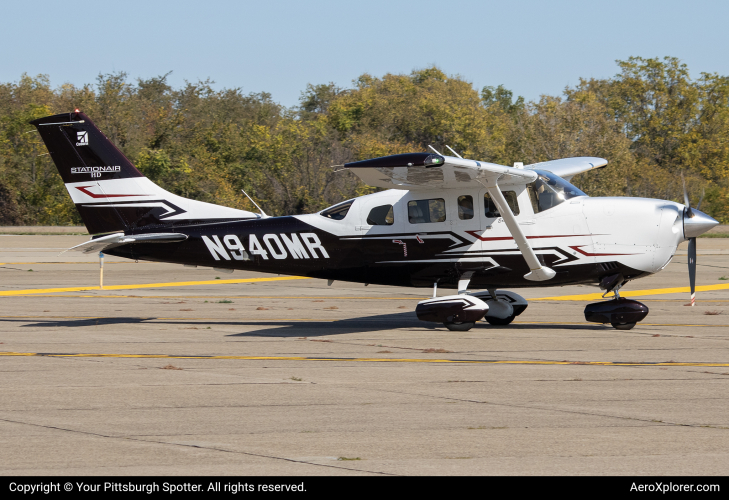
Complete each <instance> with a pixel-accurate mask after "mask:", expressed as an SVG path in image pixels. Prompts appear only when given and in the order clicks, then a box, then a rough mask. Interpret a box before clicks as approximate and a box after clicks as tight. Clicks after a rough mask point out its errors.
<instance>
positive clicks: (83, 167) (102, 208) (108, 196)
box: [30, 110, 258, 234]
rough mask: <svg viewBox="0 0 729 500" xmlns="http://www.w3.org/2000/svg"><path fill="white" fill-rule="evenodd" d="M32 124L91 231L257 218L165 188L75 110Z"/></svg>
mask: <svg viewBox="0 0 729 500" xmlns="http://www.w3.org/2000/svg"><path fill="white" fill-rule="evenodd" d="M30 123H31V124H32V125H35V127H36V128H37V129H38V132H39V133H40V135H41V138H42V139H43V142H45V144H46V147H47V148H48V151H49V152H50V154H51V158H52V159H53V162H54V163H55V164H56V167H57V168H58V172H59V173H60V174H61V178H62V179H63V182H64V183H65V184H66V189H68V193H69V194H70V195H71V198H72V199H73V201H74V203H75V204H76V208H77V209H78V211H79V213H80V214H81V218H82V219H83V221H84V224H86V228H87V229H88V230H89V233H91V234H99V233H111V232H117V231H128V230H131V231H135V230H137V229H140V228H145V229H152V228H159V227H161V226H170V225H176V224H189V223H190V222H192V221H195V222H200V221H223V220H240V219H255V218H258V216H257V215H255V214H253V213H251V212H246V211H244V210H236V209H233V208H227V207H221V206H219V205H213V204H210V203H203V202H200V201H195V200H188V199H187V198H182V197H180V196H177V195H175V194H172V193H170V192H168V191H165V190H164V189H162V188H161V187H159V186H158V185H156V184H155V183H153V182H152V181H150V180H149V179H147V178H146V177H145V176H144V175H142V173H141V172H140V171H139V170H137V169H136V168H135V167H134V165H132V162H130V161H129V160H128V159H127V157H126V156H124V154H123V153H122V152H121V151H119V150H118V149H117V148H116V146H114V144H113V143H112V142H111V141H110V140H109V139H108V138H107V137H106V136H105V135H104V134H102V133H101V131H100V130H99V129H98V128H97V127H96V126H95V125H94V123H93V122H92V121H91V120H90V119H89V117H88V116H86V115H85V114H83V113H81V112H79V111H78V110H76V111H75V112H73V113H63V114H60V115H53V116H46V117H45V118H39V119H38V120H34V121H32V122H30Z"/></svg>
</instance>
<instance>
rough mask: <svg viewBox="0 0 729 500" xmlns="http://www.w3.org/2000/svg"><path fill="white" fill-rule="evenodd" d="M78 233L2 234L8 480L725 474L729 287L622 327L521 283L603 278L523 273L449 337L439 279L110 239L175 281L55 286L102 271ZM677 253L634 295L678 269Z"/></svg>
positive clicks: (721, 251)
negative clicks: (497, 322) (161, 258)
mask: <svg viewBox="0 0 729 500" xmlns="http://www.w3.org/2000/svg"><path fill="white" fill-rule="evenodd" d="M87 239H88V236H74V235H58V236H20V235H0V276H2V280H0V323H1V324H2V327H1V328H0V331H1V332H2V333H1V334H0V371H1V372H2V373H1V375H0V401H2V405H0V446H1V447H2V450H3V453H2V454H0V473H2V474H4V475H145V474H159V475H175V474H186V475H210V474H216V475H217V474H231V475H355V474H357V475H359V474H367V475H371V474H374V475H393V474H395V475H399V474H404V475H426V474H427V475H463V474H477V475H492V474H493V475H512V474H513V475H533V474H540V475H602V474H612V475H615V474H618V475H726V474H727V471H728V470H729V396H727V394H729V286H727V287H723V288H718V289H713V290H709V291H704V292H699V293H698V294H697V297H698V298H697V305H696V307H686V306H685V304H686V303H687V302H688V301H689V297H688V293H685V292H679V293H657V292H654V293H653V294H652V295H645V296H641V297H634V298H636V299H637V300H640V301H642V302H644V303H645V304H646V305H648V307H649V308H650V310H651V312H650V314H649V316H648V317H647V318H646V320H645V321H644V322H643V323H640V324H638V326H636V327H635V328H634V329H633V330H629V331H618V330H615V329H613V328H611V327H610V326H602V325H596V324H590V323H587V322H585V321H584V316H583V314H582V311H583V309H584V306H585V305H586V304H587V303H588V302H589V301H588V300H584V299H579V300H575V299H572V300H558V299H551V300H531V299H538V298H540V297H557V296H574V295H581V294H588V293H594V292H596V291H598V290H597V289H596V288H594V287H586V286H572V287H563V288H547V289H539V288H532V289H527V290H516V291H517V293H520V294H522V295H524V296H525V297H527V298H529V299H530V305H529V307H528V309H527V310H526V311H525V312H524V314H522V315H521V316H519V317H518V318H517V320H516V321H515V322H514V323H513V324H512V325H510V326H508V327H495V326H491V325H488V324H487V323H479V324H478V325H477V326H476V327H475V328H473V329H472V330H471V331H469V332H450V331H448V330H446V329H445V328H444V327H442V325H435V324H429V323H423V322H420V321H418V320H417V319H416V317H415V314H414V309H415V305H416V303H417V302H418V301H419V300H422V299H423V298H426V297H428V296H429V295H430V293H431V290H425V289H415V288H392V287H384V286H374V285H372V286H369V287H364V286H363V285H357V284H348V283H339V282H335V283H334V285H333V286H331V287H328V286H327V284H326V282H325V281H320V280H313V279H298V280H280V281H245V282H238V283H226V284H222V283H221V284H218V283H216V282H222V281H225V280H230V279H239V280H255V279H257V278H270V277H274V278H276V276H270V275H263V274H259V273H250V272H238V271H236V272H235V273H234V274H220V273H219V272H218V271H214V270H212V269H204V268H196V269H190V268H185V267H183V266H179V265H171V264H156V263H142V262H140V263H134V262H131V261H126V260H124V259H120V258H116V257H111V256H107V257H106V259H105V261H106V262H105V268H104V270H105V276H104V283H105V285H106V286H107V287H114V286H118V285H140V284H153V283H176V284H179V285H180V286H166V287H150V288H135V287H130V288H126V289H109V288H106V289H104V290H99V289H90V290H76V291H69V292H54V291H52V289H54V288H74V287H75V288H82V287H94V286H98V280H99V265H98V260H97V258H96V255H95V254H92V255H79V254H77V253H75V252H69V253H65V254H63V255H59V252H60V251H61V250H62V249H65V248H68V247H70V246H73V245H75V244H78V243H81V242H83V241H85V240H87ZM698 248H699V257H698V263H699V267H698V278H697V282H698V283H697V284H698V285H729V280H727V278H729V258H728V255H729V239H722V238H715V239H699V240H698ZM685 254H686V245H685V244H684V245H683V246H682V247H681V248H680V251H679V252H678V254H677V256H676V258H675V259H674V261H673V262H672V263H671V264H669V265H668V267H667V268H666V269H665V270H664V271H663V272H661V273H659V274H657V275H654V276H651V277H648V278H644V279H642V280H638V281H634V282H631V283H630V284H629V285H628V286H626V288H625V289H624V290H626V291H636V290H654V289H670V288H677V287H686V286H688V273H687V266H686V257H685ZM216 278H220V280H217V279H216ZM722 278H724V279H722ZM206 281H207V282H210V283H204V284H193V283H191V282H206ZM184 283H187V285H183V284H184ZM715 288H716V287H715ZM38 290H43V291H41V292H40V293H30V291H38ZM5 292H8V293H10V292H12V294H7V293H5ZM3 293H5V295H2V294H3ZM443 293H448V292H443Z"/></svg>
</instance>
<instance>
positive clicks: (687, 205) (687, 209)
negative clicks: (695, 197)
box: [681, 172, 694, 218]
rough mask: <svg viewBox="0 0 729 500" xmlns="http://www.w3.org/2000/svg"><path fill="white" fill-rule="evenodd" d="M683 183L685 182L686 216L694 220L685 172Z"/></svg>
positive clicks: (682, 177)
mask: <svg viewBox="0 0 729 500" xmlns="http://www.w3.org/2000/svg"><path fill="white" fill-rule="evenodd" d="M681 182H683V201H684V203H683V204H684V205H686V215H687V216H688V217H689V218H693V217H694V211H693V210H691V202H690V201H689V195H688V191H687V190H686V179H685V178H684V176H683V172H681Z"/></svg>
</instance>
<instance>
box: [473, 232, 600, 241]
mask: <svg viewBox="0 0 729 500" xmlns="http://www.w3.org/2000/svg"><path fill="white" fill-rule="evenodd" d="M466 232H467V233H468V234H470V235H471V236H473V237H474V238H478V239H479V240H481V241H504V240H513V239H514V238H512V237H511V236H498V237H494V238H484V237H483V236H479V235H478V234H477V233H479V232H480V231H466ZM573 236H575V237H577V236H592V235H591V234H555V235H550V236H527V237H526V238H527V239H528V240H535V239H539V238H571V237H573Z"/></svg>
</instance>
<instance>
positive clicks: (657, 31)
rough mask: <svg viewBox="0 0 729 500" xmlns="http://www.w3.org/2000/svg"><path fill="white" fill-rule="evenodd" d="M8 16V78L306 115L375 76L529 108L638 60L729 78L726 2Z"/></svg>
mask: <svg viewBox="0 0 729 500" xmlns="http://www.w3.org/2000/svg"><path fill="white" fill-rule="evenodd" d="M2 12H3V21H4V22H3V27H2V29H0V43H1V44H2V47H3V50H2V55H1V56H0V82H15V81H17V80H19V78H20V76H21V75H22V74H23V73H28V74H30V75H36V74H40V73H43V74H47V75H48V76H49V77H50V79H51V83H52V84H53V85H54V86H56V85H60V84H62V83H65V82H70V83H73V84H76V85H82V84H84V83H93V82H94V81H95V79H96V76H97V75H98V74H99V73H111V72H118V71H125V72H127V73H128V74H129V77H130V79H131V80H134V79H136V78H149V77H153V76H158V75H162V74H165V73H167V72H169V71H172V74H171V75H170V77H169V79H168V81H169V82H170V83H171V84H172V85H173V86H175V87H179V86H181V85H183V84H184V81H185V80H188V81H197V80H199V79H203V80H204V79H206V78H210V79H212V80H214V81H215V82H216V85H215V87H216V88H223V87H227V88H234V87H235V88H237V87H239V88H241V89H242V90H243V92H245V93H249V92H261V91H265V92H269V93H271V94H272V96H273V99H274V100H275V101H277V102H280V103H281V104H283V105H285V106H293V105H296V104H297V103H298V99H299V96H300V93H301V91H302V90H304V89H305V87H306V84H307V83H313V84H318V83H328V82H334V83H336V84H338V85H340V86H343V87H348V86H350V85H351V82H352V80H353V79H355V78H356V77H357V76H359V75H360V74H362V73H370V74H371V75H373V76H382V75H384V74H386V73H409V72H410V71H412V70H413V69H419V68H424V67H428V66H431V65H434V64H435V65H437V66H438V67H440V68H441V69H442V70H443V71H444V72H446V73H447V74H450V75H460V76H461V77H463V78H465V79H466V80H468V81H470V82H472V83H473V84H474V86H475V87H476V88H479V89H480V88H481V87H483V86H484V85H493V86H495V85H499V84H503V85H504V86H505V87H506V88H508V89H511V90H513V91H514V93H515V94H516V95H523V96H524V97H525V98H526V99H527V100H532V99H538V98H539V96H540V95H541V94H551V95H556V94H560V93H561V92H562V90H563V89H564V87H565V86H568V85H570V86H571V85H575V84H576V83H577V82H578V81H579V78H580V77H585V78H589V77H595V78H607V77H611V76H613V75H614V74H616V73H617V66H616V65H615V60H616V59H627V58H628V57H630V56H641V57H646V58H647V57H663V56H674V57H678V58H679V59H681V60H682V61H683V62H684V63H686V64H687V65H688V67H689V69H690V71H691V74H692V76H694V77H698V76H699V74H700V73H701V72H711V73H713V72H715V73H719V74H722V75H727V74H729V54H728V53H727V48H729V29H727V27H726V25H727V20H728V19H729V2H726V1H719V0H716V1H706V0H692V1H690V2H688V1H675V0H631V1H626V0H610V1H602V2H592V1H588V0H581V1H573V0H551V1H548V2H546V1H543V0H542V1H532V0H521V1H520V0H511V1H508V2H507V1H504V0H499V1H489V0H481V1H459V0H450V1H439V2H436V1H431V0H418V1H398V0H368V1H362V2H346V1H341V0H339V1H330V0H309V1H307V2H303V1H277V0H268V1H265V2H261V1H256V2H246V1H223V0H207V1H189V0H176V1H174V2H172V1H166V2H162V1H155V0H146V1H139V0H125V1H121V0H118V1H116V2H104V1H96V2H58V1H46V0H35V1H32V2H22V1H14V2H11V1H7V2H3V7H2Z"/></svg>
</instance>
